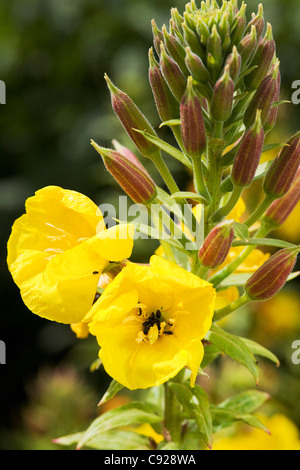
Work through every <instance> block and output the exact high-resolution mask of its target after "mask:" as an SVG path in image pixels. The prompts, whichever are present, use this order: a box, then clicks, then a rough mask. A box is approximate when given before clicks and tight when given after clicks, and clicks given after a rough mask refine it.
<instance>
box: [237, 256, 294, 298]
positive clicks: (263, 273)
mask: <svg viewBox="0 0 300 470" xmlns="http://www.w3.org/2000/svg"><path fill="white" fill-rule="evenodd" d="M298 252H299V248H297V249H295V248H293V249H283V250H280V251H278V252H277V253H276V254H275V255H273V256H271V258H269V259H268V261H266V262H265V263H264V264H263V265H262V266H261V267H260V268H259V269H258V270H257V271H256V272H255V273H254V274H253V276H251V277H250V279H249V280H248V281H247V283H246V285H245V289H246V293H247V294H248V297H249V298H250V299H251V300H254V301H265V300H269V299H271V298H272V297H274V295H276V294H277V293H278V292H279V291H280V290H281V289H282V288H283V287H284V285H285V284H286V282H287V279H288V277H289V275H290V274H291V272H292V270H293V269H294V266H295V264H296V261H297V256H298Z"/></svg>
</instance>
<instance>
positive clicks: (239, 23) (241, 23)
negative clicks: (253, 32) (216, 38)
mask: <svg viewBox="0 0 300 470" xmlns="http://www.w3.org/2000/svg"><path fill="white" fill-rule="evenodd" d="M246 9H247V5H246V4H245V3H244V4H243V5H242V6H241V9H240V11H239V12H238V14H237V15H236V18H235V22H234V25H233V27H232V33H231V43H232V45H235V46H237V45H238V44H239V43H240V41H241V40H242V38H243V36H244V32H245V28H246V23H247V20H246Z"/></svg>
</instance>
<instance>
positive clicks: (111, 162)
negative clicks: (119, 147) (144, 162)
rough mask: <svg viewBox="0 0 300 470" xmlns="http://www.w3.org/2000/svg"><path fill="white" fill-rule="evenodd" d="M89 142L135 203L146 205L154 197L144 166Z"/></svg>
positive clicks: (151, 181)
mask: <svg viewBox="0 0 300 470" xmlns="http://www.w3.org/2000/svg"><path fill="white" fill-rule="evenodd" d="M91 143H92V146H93V147H94V148H95V150H97V152H98V153H99V154H100V155H101V157H102V159H103V162H104V165H105V167H106V169H107V170H108V171H109V173H110V174H111V175H112V176H113V177H114V179H115V180H116V181H117V182H118V183H119V185H120V186H121V188H122V189H123V190H124V191H125V193H126V194H127V195H128V196H129V197H130V198H131V199H132V200H133V201H134V202H135V203H136V204H145V205H147V204H150V203H151V202H152V201H153V200H154V199H155V198H156V196H157V189H156V185H155V183H154V181H153V180H152V178H151V176H150V175H149V174H148V173H147V171H146V169H145V168H144V169H143V170H142V169H141V167H140V166H137V165H136V164H135V163H133V162H132V161H131V160H130V159H128V158H127V157H126V156H125V155H122V154H121V153H119V152H117V151H115V150H111V149H106V148H103V147H100V146H99V145H98V144H96V143H95V142H94V141H93V140H92V142H91Z"/></svg>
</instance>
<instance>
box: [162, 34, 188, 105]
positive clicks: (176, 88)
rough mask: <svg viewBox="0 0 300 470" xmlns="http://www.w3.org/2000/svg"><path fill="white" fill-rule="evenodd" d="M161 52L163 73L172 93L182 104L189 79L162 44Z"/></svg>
mask: <svg viewBox="0 0 300 470" xmlns="http://www.w3.org/2000/svg"><path fill="white" fill-rule="evenodd" d="M160 50H161V55H160V67H161V71H162V73H163V76H164V78H165V80H166V82H167V84H168V86H169V88H170V90H171V92H172V93H173V95H174V96H175V98H176V99H177V101H178V102H179V103H180V101H181V99H182V97H183V95H184V92H185V89H186V80H187V79H186V77H185V75H184V74H183V73H182V71H181V69H180V67H179V66H178V64H177V63H176V62H175V61H174V60H173V59H172V57H170V56H169V55H168V54H167V52H166V49H165V46H164V44H162V43H161V44H160Z"/></svg>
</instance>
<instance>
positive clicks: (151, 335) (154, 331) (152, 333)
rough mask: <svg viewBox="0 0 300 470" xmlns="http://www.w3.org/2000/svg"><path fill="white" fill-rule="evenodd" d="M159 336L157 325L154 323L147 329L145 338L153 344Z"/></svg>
mask: <svg viewBox="0 0 300 470" xmlns="http://www.w3.org/2000/svg"><path fill="white" fill-rule="evenodd" d="M158 337H159V331H158V326H157V325H156V324H155V325H153V326H151V328H150V330H149V331H148V334H147V339H148V341H149V343H150V344H154V343H155V342H156V341H157V339H158Z"/></svg>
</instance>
